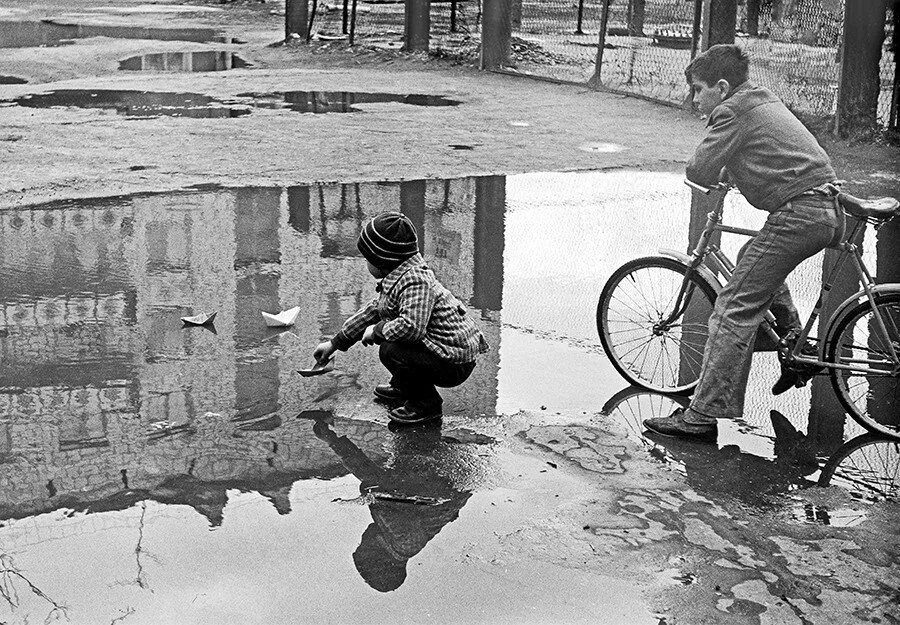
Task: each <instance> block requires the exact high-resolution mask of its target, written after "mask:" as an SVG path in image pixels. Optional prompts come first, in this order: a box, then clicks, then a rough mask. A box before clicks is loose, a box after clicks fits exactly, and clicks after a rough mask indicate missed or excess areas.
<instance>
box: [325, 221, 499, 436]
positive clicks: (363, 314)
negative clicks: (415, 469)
mask: <svg viewBox="0 0 900 625" xmlns="http://www.w3.org/2000/svg"><path fill="white" fill-rule="evenodd" d="M356 247H357V248H358V249H359V251H360V253H362V255H363V257H364V258H365V259H366V261H367V263H368V268H369V273H371V274H372V276H373V277H374V278H376V279H377V280H378V281H379V282H378V285H377V286H376V287H375V291H376V292H377V293H378V295H377V296H376V297H375V298H374V299H372V301H370V302H369V303H368V304H366V305H365V306H363V307H362V308H361V309H359V310H358V311H357V312H356V313H355V314H353V315H352V316H350V317H349V318H348V319H347V320H346V321H345V322H344V324H343V326H342V327H341V330H340V332H338V333H337V334H336V335H335V336H334V337H332V338H331V339H329V340H327V341H323V342H322V343H320V344H319V345H318V346H317V347H316V349H315V351H314V352H313V356H314V357H315V359H316V360H317V361H318V362H324V361H326V360H328V359H329V358H330V357H331V356H332V354H334V352H335V351H336V350H341V351H347V350H348V349H349V348H350V347H351V346H352V345H354V344H355V343H356V342H357V341H362V344H363V345H378V346H379V352H378V354H379V357H380V359H381V362H382V364H383V365H384V366H385V367H386V368H387V370H388V371H390V372H391V376H392V377H391V380H390V382H389V383H388V384H379V385H378V386H376V387H375V389H374V393H375V396H376V398H378V399H379V400H380V401H382V402H383V403H386V404H388V405H390V406H392V410H391V411H390V418H391V420H392V421H395V422H398V423H404V424H414V423H423V422H425V421H430V420H432V419H436V418H439V417H440V416H441V405H442V403H443V400H442V399H441V396H440V394H439V393H438V392H437V389H436V388H435V387H436V386H441V387H453V386H458V385H460V384H462V383H463V382H465V381H466V379H468V377H469V376H470V375H471V373H472V370H473V369H474V368H475V359H476V357H477V356H478V354H481V353H483V352H486V351H487V350H488V346H487V343H486V342H485V340H484V336H483V335H482V333H481V331H480V330H479V329H478V326H477V325H476V323H475V321H474V320H473V319H472V318H471V316H470V315H468V314H467V311H466V307H465V306H464V305H463V304H462V303H461V302H460V301H459V300H458V299H456V297H455V296H454V295H453V294H452V293H450V291H448V290H447V289H446V288H445V287H444V286H443V285H442V284H441V283H440V282H438V280H437V278H436V277H435V276H434V272H432V271H431V269H429V268H428V266H427V265H426V263H425V260H424V259H423V258H422V256H421V255H420V254H419V244H418V237H417V235H416V229H415V227H414V226H413V224H412V222H411V221H410V220H409V219H408V218H407V217H406V216H404V215H402V214H400V213H382V214H380V215H378V216H376V217H374V218H373V219H371V220H369V222H367V223H366V225H365V226H364V227H363V229H362V231H361V232H360V234H359V239H358V240H357V242H356Z"/></svg>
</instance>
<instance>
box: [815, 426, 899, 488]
mask: <svg viewBox="0 0 900 625" xmlns="http://www.w3.org/2000/svg"><path fill="white" fill-rule="evenodd" d="M838 484H839V485H840V486H843V487H844V488H847V489H849V490H850V492H851V493H852V494H853V495H854V496H855V497H857V498H859V499H866V500H874V501H879V500H882V499H894V500H896V499H900V442H898V441H896V440H893V439H889V438H885V437H883V436H880V435H878V434H863V435H862V436H857V437H856V438H852V439H850V440H849V441H847V442H846V443H844V444H843V445H841V446H840V447H839V448H838V450H837V451H836V452H835V453H834V454H833V455H832V456H831V458H829V459H828V462H826V463H825V466H824V467H822V473H821V475H820V476H819V486H832V485H838Z"/></svg>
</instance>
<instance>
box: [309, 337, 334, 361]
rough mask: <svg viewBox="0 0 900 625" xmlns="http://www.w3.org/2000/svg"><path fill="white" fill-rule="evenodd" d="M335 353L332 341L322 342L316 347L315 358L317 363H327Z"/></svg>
mask: <svg viewBox="0 0 900 625" xmlns="http://www.w3.org/2000/svg"><path fill="white" fill-rule="evenodd" d="M335 351H336V350H335V347H334V345H333V344H332V342H331V341H322V342H321V343H319V344H318V345H317V346H316V349H315V351H314V352H313V358H315V359H316V362H325V361H326V360H328V359H329V358H331V355H332V354H333V353H334V352H335Z"/></svg>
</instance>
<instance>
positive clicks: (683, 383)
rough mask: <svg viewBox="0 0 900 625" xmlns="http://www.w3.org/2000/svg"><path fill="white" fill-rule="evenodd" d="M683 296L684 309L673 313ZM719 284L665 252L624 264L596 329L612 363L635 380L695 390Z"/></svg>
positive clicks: (609, 285)
mask: <svg viewBox="0 0 900 625" xmlns="http://www.w3.org/2000/svg"><path fill="white" fill-rule="evenodd" d="M682 286H684V287H685V289H684V297H683V298H681V303H682V307H681V308H682V310H681V313H680V314H679V315H678V317H677V318H674V319H669V317H671V316H672V313H673V309H674V307H675V306H676V304H677V302H678V301H679V297H678V296H679V293H680V292H681V290H682ZM715 301H716V290H715V288H714V287H713V286H712V285H711V284H709V283H708V282H707V281H706V280H705V279H703V277H702V276H701V275H700V274H698V273H696V272H694V271H692V270H690V268H688V267H687V266H685V265H684V264H683V263H681V262H679V261H677V260H674V259H672V258H667V257H664V256H650V257H646V258H637V259H635V260H632V261H629V262H627V263H625V264H624V265H622V266H621V267H619V269H617V270H616V271H615V272H614V273H613V274H612V276H610V278H609V280H607V282H606V285H605V286H604V287H603V292H602V293H601V294H600V301H599V302H598V303H597V332H598V333H599V334H600V343H601V344H602V345H603V349H604V350H605V351H606V355H607V356H609V359H610V361H611V362H612V364H613V366H614V367H615V368H616V371H618V372H619V373H620V374H621V375H622V376H623V377H624V378H625V379H626V380H628V381H629V382H631V383H632V384H634V385H636V386H640V387H641V388H645V389H648V390H651V391H657V392H662V393H687V392H690V391H691V390H692V389H693V388H694V387H695V386H697V382H698V381H699V378H700V366H701V364H702V363H703V351H704V349H705V348H706V337H707V333H708V332H707V330H708V324H709V316H710V314H712V310H713V306H714V305H715Z"/></svg>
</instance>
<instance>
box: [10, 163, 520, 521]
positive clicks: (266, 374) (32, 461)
mask: <svg viewBox="0 0 900 625" xmlns="http://www.w3.org/2000/svg"><path fill="white" fill-rule="evenodd" d="M504 183H505V181H504V179H503V178H501V177H498V178H492V179H487V181H486V180H484V179H479V180H476V181H472V180H452V181H447V182H444V181H433V182H432V181H429V182H427V183H426V182H416V183H385V184H372V185H346V186H344V187H343V190H342V187H341V186H339V185H327V186H326V187H324V188H323V193H322V197H324V198H325V201H324V203H321V204H320V205H316V204H317V201H318V198H319V196H320V195H319V189H318V188H317V187H291V188H289V189H287V190H286V191H285V190H283V189H279V188H253V189H243V190H237V191H221V192H196V193H179V194H165V195H145V196H135V197H127V198H117V199H112V200H89V201H79V202H63V203H54V204H50V205H43V206H35V207H28V208H24V209H21V210H14V211H6V212H3V213H0V327H2V329H3V333H2V335H0V350H2V351H0V353H2V360H0V414H2V415H3V417H2V418H0V462H2V463H3V471H2V472H0V500H2V501H3V502H5V503H6V507H5V508H4V511H3V514H6V515H7V516H21V515H24V514H28V513H29V512H28V511H38V510H46V509H53V508H54V507H56V506H57V505H60V503H61V502H66V501H68V502H71V501H75V502H78V501H82V502H84V501H89V500H90V501H98V500H102V499H104V498H105V497H107V496H109V495H110V494H112V493H118V492H120V491H121V490H122V485H123V476H127V488H128V489H129V490H130V491H135V492H138V491H152V490H153V489H154V488H157V487H158V486H159V484H161V483H164V482H166V481H167V480H173V479H174V480H176V481H177V480H178V479H182V478H181V477H178V476H192V479H202V480H205V481H215V480H219V479H220V480H229V479H236V478H235V477H234V476H235V475H240V474H241V472H244V473H246V471H247V470H248V469H247V468H246V466H245V465H246V464H247V463H250V464H252V465H253V466H255V467H259V471H261V472H262V473H261V474H263V475H264V474H265V472H266V471H271V470H273V469H274V468H278V467H280V469H279V470H284V471H287V473H291V472H292V471H293V472H296V471H298V470H299V469H298V467H302V468H303V470H305V471H322V470H324V469H325V468H327V467H328V466H331V465H330V464H329V463H332V464H333V459H328V458H324V457H323V456H321V454H320V453H319V452H318V451H315V450H319V449H321V443H320V442H319V441H317V440H315V439H312V440H310V438H311V436H310V434H309V432H308V430H299V431H296V440H293V439H292V440H287V439H289V438H290V437H291V436H293V434H289V433H290V432H294V431H295V430H294V429H293V428H291V427H289V424H290V422H291V419H292V415H294V414H296V412H297V411H299V410H300V409H302V407H304V405H308V404H309V403H310V402H314V403H315V404H316V405H321V406H323V407H328V408H333V409H336V410H337V412H338V414H341V413H342V411H344V410H346V411H353V410H356V407H357V406H358V405H359V404H360V402H361V401H368V400H369V398H370V393H371V387H372V386H373V385H374V384H376V383H378V382H380V381H382V378H383V371H382V367H381V365H380V363H378V361H377V353H376V352H375V350H371V349H362V348H354V351H353V352H351V353H349V354H346V355H344V356H342V360H344V366H343V367H342V368H339V370H338V371H336V372H335V373H334V374H331V375H329V376H323V377H322V378H318V379H311V380H303V379H301V378H300V377H299V376H297V375H296V374H295V369H297V368H298V366H299V365H300V364H302V363H305V362H306V361H307V360H309V358H310V353H311V350H312V348H313V346H314V345H315V344H316V343H317V342H318V341H319V340H321V337H322V336H323V335H327V334H329V333H330V332H331V331H332V330H333V329H334V326H335V325H336V324H337V325H339V323H340V321H341V320H342V319H343V318H344V317H345V316H346V315H349V314H350V313H352V312H353V311H354V310H356V308H357V307H358V306H359V305H360V304H361V303H362V302H363V301H366V300H367V299H368V298H369V297H370V296H371V295H374V289H373V286H374V285H373V282H372V280H371V277H370V276H369V275H368V273H367V271H366V267H365V264H364V263H362V262H361V259H360V258H359V257H357V256H355V255H343V254H339V255H337V256H329V255H327V254H323V249H325V248H326V247H327V245H326V240H327V241H330V242H331V243H328V245H332V246H333V247H332V249H335V250H339V251H340V250H348V251H350V252H352V253H353V254H355V241H356V236H357V234H358V232H359V228H360V227H361V223H362V221H363V220H364V219H367V218H369V217H370V216H373V215H374V214H376V213H378V212H381V211H384V210H398V209H404V210H406V209H407V207H410V208H409V209H408V210H411V211H418V214H417V216H416V217H415V219H417V223H418V224H419V225H420V228H421V231H422V233H423V246H424V248H425V253H426V256H428V255H432V254H433V255H434V261H433V266H434V268H435V270H436V272H437V273H438V276H439V277H440V278H441V279H442V281H444V282H445V283H446V284H447V285H448V286H450V287H451V288H453V289H454V291H455V292H456V293H458V294H459V296H460V297H461V298H462V299H468V300H470V301H471V302H472V303H473V304H474V305H475V306H476V307H478V308H479V309H480V310H478V309H476V310H473V311H472V312H473V314H480V315H482V318H483V319H484V321H483V323H482V327H483V329H484V330H485V334H486V335H487V336H488V340H489V342H491V344H492V345H493V346H494V349H493V350H492V351H491V353H489V354H486V355H485V356H484V357H483V359H482V360H481V361H480V364H479V366H478V367H477V368H476V371H475V374H473V376H472V378H471V379H470V380H469V381H467V383H466V384H465V385H464V386H463V387H462V388H460V389H454V391H453V393H452V394H451V396H450V404H451V406H455V407H456V410H457V411H465V412H466V413H468V414H472V413H475V414H481V413H493V411H494V408H495V405H496V397H497V390H496V386H497V382H496V375H497V366H498V350H497V347H498V341H499V324H498V323H497V321H498V318H499V317H498V314H499V313H498V311H499V305H500V301H499V296H498V294H499V293H500V292H501V291H500V288H502V278H503V265H502V247H503V243H502V241H503V203H502V201H501V202H500V203H499V204H495V203H494V201H495V200H497V198H498V197H502V192H503V187H504ZM480 187H487V189H488V190H489V191H490V193H488V192H485V193H484V194H482V195H479V194H480V193H481V192H480V191H478V189H479V188H480ZM401 188H402V189H403V191H402V193H401ZM357 191H358V197H359V203H358V205H357ZM404 194H405V197H407V199H405V200H403V202H401V195H404ZM482 196H483V197H484V198H490V200H491V201H487V200H485V199H482V200H479V199H478V198H479V197H482ZM309 198H313V204H314V206H315V210H310V201H309ZM342 198H350V199H352V202H351V203H350V204H348V203H347V202H345V201H343V200H342ZM348 206H349V207H350V208H349V209H348ZM478 245H489V246H492V247H493V249H492V251H491V252H487V253H486V252H483V251H479V250H477V249H476V248H477V246H478ZM497 249H499V250H500V251H499V255H498V253H497V252H496V250H497ZM297 305H299V306H301V315H300V317H299V318H298V320H297V324H296V326H295V327H294V328H293V329H292V330H291V333H292V334H293V336H291V337H288V336H286V334H282V335H278V334H277V333H273V332H272V331H270V330H267V329H266V328H265V326H264V325H263V324H262V322H261V318H260V316H259V311H260V310H267V311H270V312H275V311H278V310H281V309H285V308H289V307H292V306H297ZM198 309H205V310H217V311H218V312H219V314H218V317H217V318H216V330H217V333H216V334H213V333H211V332H207V331H205V330H203V329H200V328H195V329H184V328H182V325H181V323H180V322H179V321H178V318H179V317H180V316H182V315H184V314H186V313H188V312H191V311H196V310H198ZM298 339H299V340H298ZM207 413H213V414H212V415H208V414H207ZM204 415H206V416H204ZM219 415H221V416H219ZM378 427H383V426H378ZM235 436H238V438H235ZM286 437H287V439H286ZM251 442H252V443H253V445H255V446H254V447H252V449H248V448H247V447H246V446H247V445H249V444H250V443H251ZM310 450H312V451H310ZM322 463H324V464H322ZM241 467H244V468H241ZM254 470H255V469H254ZM251 473H252V472H251ZM184 479H186V478H184ZM188 481H190V480H188ZM179 483H180V482H179ZM248 483H249V482H248ZM48 485H51V486H52V487H51V486H48Z"/></svg>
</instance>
